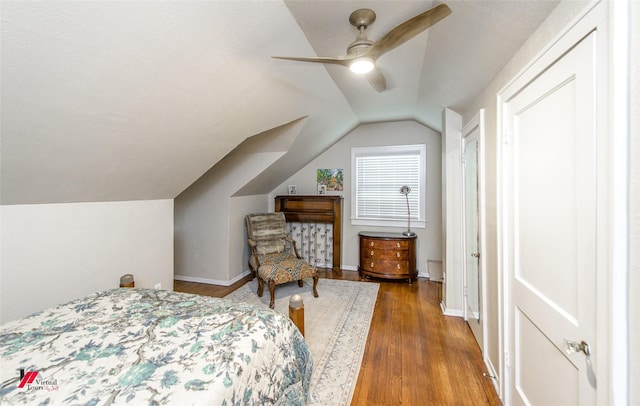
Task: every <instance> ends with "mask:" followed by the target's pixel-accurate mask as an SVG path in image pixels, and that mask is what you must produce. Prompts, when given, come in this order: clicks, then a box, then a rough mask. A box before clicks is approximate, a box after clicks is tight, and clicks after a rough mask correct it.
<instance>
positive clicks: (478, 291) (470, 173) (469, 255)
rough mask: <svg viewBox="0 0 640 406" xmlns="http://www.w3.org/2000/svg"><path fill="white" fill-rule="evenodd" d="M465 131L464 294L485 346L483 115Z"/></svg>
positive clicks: (471, 321)
mask: <svg viewBox="0 0 640 406" xmlns="http://www.w3.org/2000/svg"><path fill="white" fill-rule="evenodd" d="M476 117H477V118H474V119H473V120H471V122H470V123H469V124H468V125H466V126H465V127H464V128H463V130H462V136H463V160H462V166H463V171H462V176H463V190H462V192H463V199H462V200H463V208H464V209H463V214H464V216H463V223H464V251H463V257H464V263H463V266H464V294H465V301H464V302H465V312H464V315H465V319H466V320H467V323H469V327H470V328H471V331H472V332H473V335H474V336H475V338H476V341H477V342H478V345H479V346H480V348H481V349H482V352H483V354H484V345H483V339H484V335H483V323H484V317H483V316H482V309H483V305H482V298H483V289H482V286H483V276H482V272H481V262H480V257H481V249H480V210H479V202H480V200H479V196H480V195H479V181H478V180H479V159H478V158H479V141H478V140H479V135H480V126H481V121H482V120H481V119H480V118H479V117H481V114H479V115H478V116H476Z"/></svg>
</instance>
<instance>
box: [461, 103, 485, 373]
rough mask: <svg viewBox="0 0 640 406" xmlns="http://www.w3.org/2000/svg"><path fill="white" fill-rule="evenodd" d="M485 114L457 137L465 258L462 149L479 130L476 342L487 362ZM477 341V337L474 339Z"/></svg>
mask: <svg viewBox="0 0 640 406" xmlns="http://www.w3.org/2000/svg"><path fill="white" fill-rule="evenodd" d="M484 114H485V110H484V109H480V111H478V113H476V114H475V115H474V116H473V117H472V118H471V119H470V120H469V122H468V123H467V124H465V125H464V126H463V128H462V132H461V134H460V135H461V137H460V151H461V152H460V154H461V155H460V156H461V162H460V165H461V173H462V182H461V185H460V187H461V192H462V230H463V233H462V238H463V243H462V252H463V254H464V255H463V256H464V257H466V256H467V254H468V253H467V252H466V238H467V236H466V217H465V204H466V197H465V192H464V191H465V182H464V180H465V172H464V171H465V168H464V154H465V148H466V140H467V138H468V137H469V136H470V134H471V133H473V132H474V130H475V129H477V130H478V135H477V137H476V136H473V137H476V139H477V144H478V146H477V156H478V162H477V165H478V167H477V177H478V185H477V188H478V191H477V193H478V251H479V252H480V260H479V261H478V274H479V275H480V286H479V289H480V303H479V305H480V320H481V331H482V338H481V340H480V341H481V342H479V343H478V344H479V346H480V349H481V351H482V359H483V360H484V362H485V364H487V344H486V341H487V339H486V338H487V324H486V319H487V303H486V296H487V294H486V292H487V288H486V286H487V285H486V280H487V277H486V269H487V268H486V260H487V258H486V252H487V250H486V247H485V241H486V238H485V230H486V225H485V217H486V216H485V198H484V196H485V176H484V137H485V134H484ZM466 268H467V267H466V261H462V270H463V272H462V275H463V287H464V289H465V290H464V291H465V294H464V295H463V300H462V309H463V316H464V319H465V320H466V321H467V322H468V315H467V311H468V307H469V306H468V303H467V295H466V288H467V269H466ZM476 341H477V338H476Z"/></svg>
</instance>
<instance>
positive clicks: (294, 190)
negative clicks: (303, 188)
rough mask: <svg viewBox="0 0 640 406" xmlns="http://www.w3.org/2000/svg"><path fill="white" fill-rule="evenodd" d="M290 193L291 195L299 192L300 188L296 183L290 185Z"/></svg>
mask: <svg viewBox="0 0 640 406" xmlns="http://www.w3.org/2000/svg"><path fill="white" fill-rule="evenodd" d="M289 194H290V195H297V194H298V188H297V187H296V185H289Z"/></svg>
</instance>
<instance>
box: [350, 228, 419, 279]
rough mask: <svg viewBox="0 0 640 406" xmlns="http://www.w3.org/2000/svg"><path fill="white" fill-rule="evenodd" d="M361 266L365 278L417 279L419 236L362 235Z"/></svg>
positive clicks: (364, 233)
mask: <svg viewBox="0 0 640 406" xmlns="http://www.w3.org/2000/svg"><path fill="white" fill-rule="evenodd" d="M358 235H359V236H360V266H359V267H358V270H359V271H360V275H362V276H363V277H374V278H385V279H407V280H408V281H409V283H411V282H412V280H413V279H414V278H416V277H417V276H418V270H417V269H416V236H411V237H408V236H405V235H402V234H400V233H378V232H361V233H359V234H358Z"/></svg>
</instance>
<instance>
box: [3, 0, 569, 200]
mask: <svg viewBox="0 0 640 406" xmlns="http://www.w3.org/2000/svg"><path fill="white" fill-rule="evenodd" d="M435 4H437V3H434V2H430V1H399V0H398V1H365V0H362V1H323V0H315V1H304V0H295V1H286V2H281V1H269V0H263V1H244V0H238V1H202V2H195V1H188V2H175V1H154V2H149V1H137V2H134V1H118V2H114V1H92V2H86V1H66V2H23V1H17V2H12V1H2V2H0V16H1V20H2V21H1V23H2V26H1V35H2V39H1V44H0V45H1V53H2V54H1V72H0V74H1V77H0V79H1V83H0V85H1V88H0V90H1V95H2V99H1V120H2V121H1V128H0V130H1V133H0V136H1V144H0V148H1V157H0V158H1V167H0V170H1V179H0V180H1V196H0V197H1V200H2V203H3V204H23V203H58V202H81V201H113V200H138V199H160V198H174V197H176V196H177V195H178V194H180V193H181V192H182V191H183V190H184V189H185V188H187V187H188V186H189V185H191V184H192V183H193V182H194V181H195V180H196V179H198V178H199V177H200V176H201V175H202V174H203V173H205V172H206V171H207V170H209V168H211V167H212V166H214V165H215V164H216V163H217V162H218V161H219V160H220V159H222V158H223V157H224V156H225V155H226V154H228V153H229V152H230V151H232V150H233V149H234V148H235V147H236V146H238V145H239V144H240V143H242V142H243V141H244V140H245V139H247V138H248V137H251V136H253V135H256V134H260V133H263V132H266V131H269V130H273V129H275V128H278V127H282V128H283V131H291V129H290V128H289V127H290V126H287V125H286V124H287V123H291V122H294V121H295V120H298V119H302V121H303V125H296V126H295V128H296V131H299V134H298V135H297V138H296V140H295V141H294V142H293V144H292V145H291V148H290V149H289V152H288V153H286V154H285V155H284V156H283V158H281V159H280V160H279V161H278V162H277V163H276V164H274V165H273V166H272V167H271V168H269V169H268V170H267V171H266V172H264V173H262V174H257V175H256V178H255V179H254V181H252V182H251V183H250V184H249V185H238V189H242V188H244V191H245V193H247V194H248V193H267V192H269V191H270V190H271V189H272V188H273V187H275V186H277V185H278V184H279V183H280V182H282V181H284V180H286V178H287V177H288V176H290V175H291V174H292V173H294V172H295V171H297V170H298V169H299V168H301V167H302V166H304V165H305V164H306V163H308V162H309V161H310V160H311V159H313V158H314V157H316V156H317V155H318V154H320V153H321V152H322V151H324V150H325V149H327V148H328V147H329V146H330V145H332V144H333V143H335V142H336V141H337V140H338V139H339V138H341V137H342V136H344V135H345V134H347V133H348V132H349V131H350V130H351V129H353V128H354V127H356V126H357V125H358V124H359V123H363V122H378V121H385V120H397V119H415V120H417V121H419V122H422V123H423V124H425V125H428V126H430V127H432V128H434V129H436V130H439V129H440V125H441V124H440V116H441V111H442V108H443V107H445V106H448V107H451V108H453V109H454V110H459V111H463V110H464V108H465V106H466V105H467V104H468V103H469V102H470V101H471V100H472V99H473V98H474V96H475V95H476V94H477V93H478V92H479V91H480V90H481V89H483V88H484V87H485V86H486V84H487V83H488V82H489V81H490V80H491V79H492V78H493V77H494V76H495V75H496V74H497V73H498V72H499V70H500V69H501V68H502V66H504V64H505V63H506V62H507V61H508V60H509V59H510V57H511V56H512V55H513V53H514V52H515V51H516V50H517V49H518V48H519V47H520V46H521V45H522V43H523V42H524V41H525V40H526V39H527V38H528V37H529V35H530V34H531V33H532V32H533V31H534V30H535V28H536V27H537V26H538V25H539V24H540V23H541V22H542V21H543V20H544V18H546V16H547V15H548V14H549V13H550V12H551V10H552V9H553V8H554V7H555V6H556V5H557V1H518V0H512V1H493V0H490V1H451V2H447V4H449V6H450V7H451V9H452V11H453V13H452V14H451V15H450V16H449V17H447V18H446V19H444V20H443V21H441V22H440V23H438V24H437V25H436V26H434V27H433V28H431V29H429V30H428V31H426V32H425V33H423V34H420V35H419V36H417V37H415V38H413V39H412V40H410V41H409V42H407V43H405V44H404V45H402V46H401V47H399V48H396V49H395V50H393V51H391V52H388V53H387V54H385V55H383V56H382V57H381V58H380V59H379V60H378V66H379V68H380V69H381V70H382V71H383V72H384V74H385V76H386V79H387V85H388V90H386V91H385V92H382V93H378V92H376V91H375V90H374V89H373V88H371V87H370V85H369V84H368V83H367V82H366V81H365V80H364V79H363V78H359V77H354V76H353V74H352V73H351V72H349V71H348V70H347V69H345V68H343V67H340V66H324V65H319V64H310V63H302V62H292V61H283V60H274V59H272V58H270V56H271V55H287V56H315V55H319V56H336V55H342V54H344V53H345V52H346V46H347V45H348V44H349V43H350V42H351V41H353V40H354V39H355V30H354V28H353V27H352V26H351V25H350V24H349V22H348V17H349V14H350V13H351V12H352V11H353V10H355V9H357V8H363V7H367V8H371V9H373V10H374V11H375V12H376V14H377V19H376V21H375V23H374V24H373V25H372V26H371V27H370V28H369V29H368V35H369V37H370V39H372V40H376V39H378V38H380V37H381V36H382V35H383V34H384V33H386V32H387V31H388V30H390V29H391V28H392V27H394V26H395V25H397V24H399V23H401V22H402V21H404V20H406V19H408V18H410V17H412V16H414V15H415V14H418V13H420V12H422V11H424V10H426V9H427V8H429V7H431V6H432V5H435Z"/></svg>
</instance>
